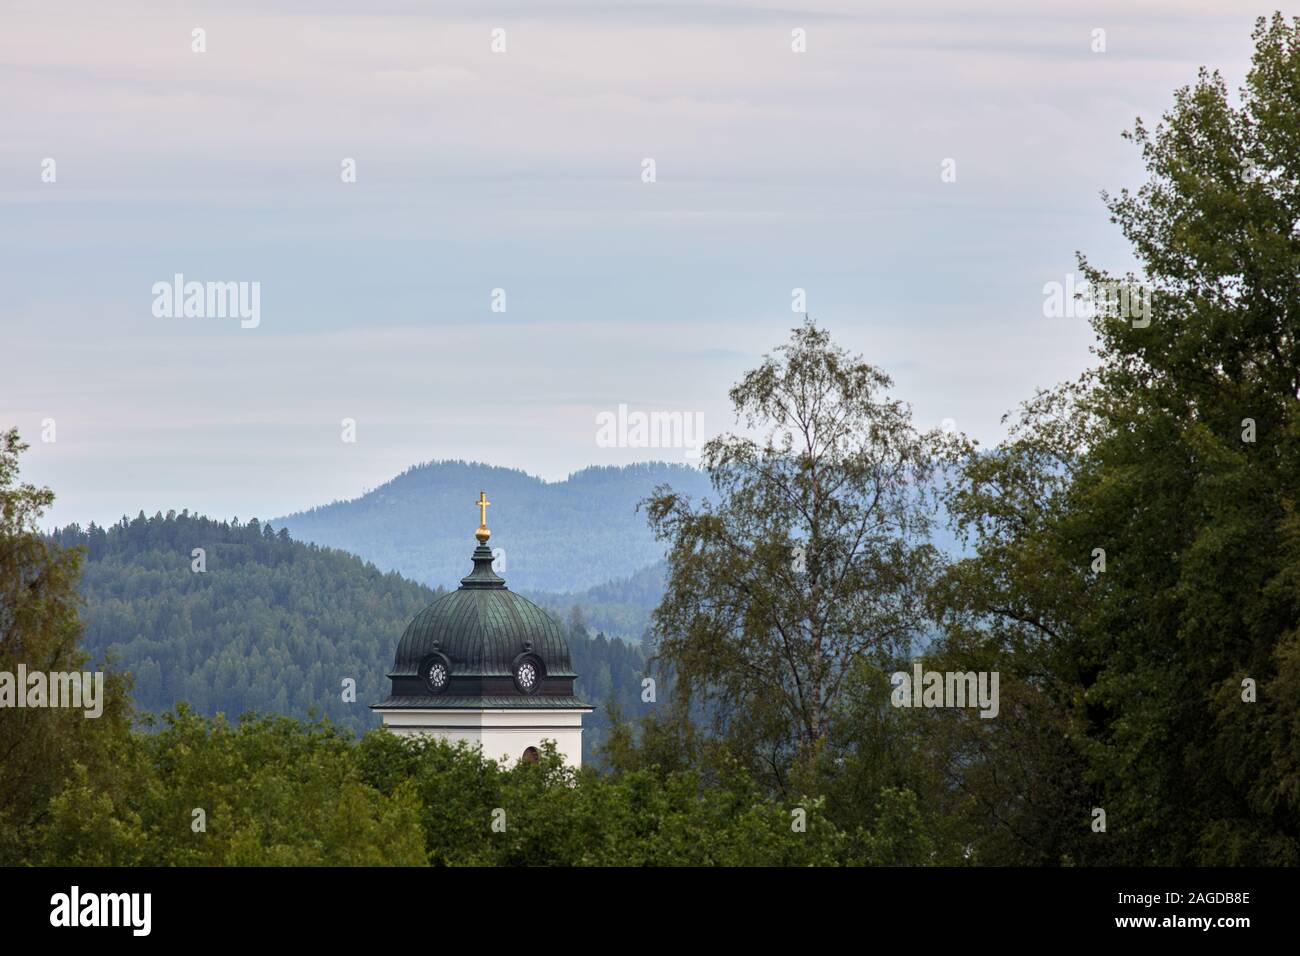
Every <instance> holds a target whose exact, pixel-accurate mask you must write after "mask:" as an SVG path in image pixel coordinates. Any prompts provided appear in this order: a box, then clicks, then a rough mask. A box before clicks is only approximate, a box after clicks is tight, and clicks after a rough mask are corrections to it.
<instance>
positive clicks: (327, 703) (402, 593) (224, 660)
mask: <svg viewBox="0 0 1300 956" xmlns="http://www.w3.org/2000/svg"><path fill="white" fill-rule="evenodd" d="M51 540H52V542H53V543H55V544H56V545H58V546H59V547H60V548H81V549H84V551H85V555H86V560H85V562H84V563H83V565H82V569H81V579H80V581H79V583H78V585H77V587H78V591H79V592H80V594H81V595H82V597H83V598H84V599H85V604H84V607H83V609H82V618H83V620H84V623H85V637H84V646H85V648H86V650H87V651H89V652H90V653H91V654H92V656H93V657H94V658H95V659H96V660H103V659H104V658H105V656H111V658H112V659H113V660H114V662H115V663H116V665H117V666H118V667H119V668H120V669H121V670H122V671H124V672H126V673H129V674H130V675H131V677H132V680H133V684H134V691H133V697H134V703H135V706H136V707H137V708H139V709H141V710H143V711H150V712H163V711H168V710H171V709H173V708H174V707H176V706H177V705H178V704H181V703H186V704H188V705H189V706H190V707H191V708H193V709H194V710H195V711H196V712H198V713H199V714H204V715H212V714H217V713H223V714H227V715H229V716H231V717H232V718H233V717H237V716H238V715H240V714H243V713H245V712H248V711H255V712H258V713H264V714H285V715H290V716H296V717H300V718H307V717H309V716H310V715H313V714H314V715H317V716H320V717H327V718H329V719H330V720H331V721H332V722H334V723H336V724H338V725H340V726H342V727H346V728H348V729H350V730H352V731H355V732H356V733H364V732H365V731H366V730H369V729H371V728H374V727H376V726H378V725H379V723H380V721H379V718H378V717H376V716H375V715H374V714H373V712H372V711H371V710H370V709H369V707H368V706H367V705H369V704H371V703H374V702H376V701H379V700H382V699H383V698H384V697H386V696H387V695H388V692H389V681H388V678H387V677H385V676H384V675H385V673H386V672H387V671H388V669H389V667H391V666H392V661H393V653H394V651H395V650H396V647H397V641H398V639H399V638H400V637H401V635H402V632H403V630H405V628H406V625H407V623H409V621H410V619H411V618H412V617H414V616H415V615H416V613H418V612H419V611H420V610H421V609H422V608H424V607H426V606H427V605H428V604H429V603H430V602H431V601H433V600H434V599H435V598H436V597H437V596H438V595H439V594H440V593H442V591H441V589H437V590H431V589H429V588H427V587H424V586H423V585H420V584H415V583H413V582H411V581H407V580H406V579H404V578H403V577H401V576H400V575H398V574H396V573H395V572H390V573H383V572H381V571H379V570H378V569H376V568H375V567H374V566H373V565H371V564H369V563H366V562H363V561H361V560H360V559H358V558H357V557H355V556H353V555H350V554H345V553H344V552H341V551H336V550H333V549H331V548H321V547H318V546H316V545H314V544H304V543H302V542H298V541H294V540H292V539H291V538H290V537H289V534H288V531H287V529H284V528H281V529H278V530H276V529H274V528H273V527H272V526H271V525H270V524H262V523H260V522H259V521H258V520H257V519H256V518H253V519H250V520H249V521H247V522H245V523H240V522H239V521H238V519H236V520H234V521H229V522H227V521H214V520H212V519H210V518H205V517H202V516H198V515H192V514H190V513H189V512H187V511H182V512H180V513H176V512H171V511H169V512H168V513H167V514H165V515H164V514H161V513H159V514H155V515H154V516H153V517H151V518H146V517H145V516H144V514H143V513H141V514H139V515H137V516H136V517H135V518H134V519H131V520H127V519H126V518H123V519H122V520H121V521H120V522H118V523H117V524H115V525H112V526H110V527H108V528H102V527H98V526H95V525H91V526H90V527H88V528H85V529H83V528H80V527H78V526H76V525H72V526H69V527H66V528H62V529H59V530H57V531H55V532H54V533H53V535H52V537H51ZM464 550H466V558H468V549H464ZM196 552H198V553H197V554H196ZM466 564H467V565H468V560H466ZM465 571H466V573H468V568H466V569H465ZM568 637H569V642H570V648H571V651H572V655H573V660H574V663H575V664H576V665H577V668H578V672H579V673H580V674H581V675H582V677H581V678H580V680H579V683H578V692H579V694H580V695H584V696H585V697H586V698H587V699H588V700H589V702H590V703H592V704H594V705H595V706H596V707H597V712H596V713H594V714H592V715H591V716H590V717H589V718H588V728H589V730H588V733H586V734H584V744H585V747H586V749H587V753H588V756H591V755H592V754H594V748H595V747H596V746H597V745H598V744H599V743H600V742H601V741H602V740H603V738H604V735H605V734H606V732H607V729H608V719H607V717H606V714H605V708H604V706H603V705H604V704H605V703H606V702H608V701H611V700H612V701H616V702H617V703H619V704H620V705H621V706H622V708H623V709H624V711H625V712H627V713H640V712H642V711H643V709H644V708H643V705H642V704H641V701H640V688H641V679H642V672H643V671H644V661H643V656H642V653H641V651H640V650H639V649H637V648H635V647H631V646H628V645H627V644H625V643H623V642H622V641H618V640H614V641H610V640H607V639H605V638H604V636H603V635H600V634H597V636H595V637H590V636H588V633H587V631H586V629H585V628H584V627H582V626H581V624H580V615H578V616H576V617H574V618H573V623H571V624H570V626H569V627H568ZM349 679H350V680H352V681H354V682H355V688H356V695H355V700H352V701H347V700H345V699H344V693H343V691H344V681H345V680H349Z"/></svg>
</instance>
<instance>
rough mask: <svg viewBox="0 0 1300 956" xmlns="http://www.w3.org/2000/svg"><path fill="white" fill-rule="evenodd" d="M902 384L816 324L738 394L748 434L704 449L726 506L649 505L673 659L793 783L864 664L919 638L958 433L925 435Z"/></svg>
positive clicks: (723, 718) (744, 744)
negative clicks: (940, 466)
mask: <svg viewBox="0 0 1300 956" xmlns="http://www.w3.org/2000/svg"><path fill="white" fill-rule="evenodd" d="M891 385H892V382H891V381H890V379H889V377H888V376H887V375H885V374H884V373H883V372H881V371H880V370H879V369H876V368H873V367H872V366H871V365H868V364H867V363H866V362H864V361H862V359H861V358H860V357H853V356H850V355H848V354H847V353H846V352H845V351H844V350H842V349H840V348H838V347H837V346H835V345H833V344H832V342H831V339H830V335H829V334H828V333H827V332H826V331H825V330H824V329H821V328H819V327H818V326H817V325H816V323H814V322H813V321H811V320H807V319H806V320H805V321H804V324H803V325H802V326H801V327H799V328H796V329H795V330H794V332H793V336H792V338H791V340H790V342H789V344H787V345H785V346H783V347H781V348H780V349H778V350H777V353H776V355H773V356H768V357H767V358H765V360H764V361H763V362H762V364H761V365H759V366H758V367H757V368H756V369H754V370H752V371H751V372H749V373H748V374H746V375H745V376H744V378H743V380H742V381H741V382H740V383H739V384H737V385H736V386H735V387H734V388H733V389H732V390H731V393H730V397H731V401H732V404H733V405H734V407H735V409H736V414H737V419H738V422H740V423H742V424H743V426H744V430H745V431H746V432H747V434H732V433H728V434H724V435H722V436H719V437H718V438H715V439H714V440H712V441H710V442H709V443H708V444H707V445H706V446H705V449H704V452H703V462H704V467H705V469H706V470H707V472H708V474H709V478H710V480H711V482H712V485H713V488H714V491H715V493H716V499H717V500H716V504H714V503H709V502H706V503H704V504H701V505H694V504H693V503H692V502H690V501H689V500H687V499H686V498H685V497H683V496H681V495H679V494H677V493H675V492H674V491H672V489H670V488H666V487H665V488H660V489H657V492H656V494H655V495H654V496H652V497H651V498H649V499H648V500H647V502H646V507H647V511H648V514H649V519H650V522H651V524H652V526H653V527H654V529H655V532H656V534H657V535H658V536H659V537H660V539H662V540H666V541H668V542H669V543H670V553H669V575H668V581H667V588H666V594H665V596H664V600H663V603H662V604H661V605H660V606H659V608H658V610H657V611H656V613H655V616H654V622H655V629H656V632H657V638H656V651H657V654H658V657H659V658H660V660H662V661H663V662H664V663H665V664H667V665H668V667H669V668H670V669H671V671H672V672H673V674H674V675H675V678H676V680H677V682H678V683H677V687H678V688H679V697H678V699H679V700H681V701H695V702H697V703H698V704H699V705H701V706H703V707H704V708H705V709H706V710H707V711H708V712H709V713H710V714H712V715H713V717H714V718H715V721H716V728H717V729H718V730H719V731H720V733H721V735H722V736H723V737H725V738H726V739H728V740H729V741H730V742H731V743H732V744H733V745H734V746H735V747H736V748H738V750H739V752H741V753H742V754H744V755H745V756H746V757H747V758H748V759H749V760H750V761H751V762H753V763H754V764H755V765H756V767H755V769H762V770H763V771H764V772H765V773H767V774H769V775H770V776H771V778H773V779H774V780H775V781H776V782H777V783H778V784H783V782H784V781H785V780H786V777H787V774H788V771H789V769H790V767H791V765H792V764H793V763H794V761H795V760H796V758H798V757H803V758H807V759H811V758H813V757H815V756H816V754H817V752H818V751H819V750H820V749H821V747H822V746H823V745H824V743H825V741H826V739H827V735H828V732H829V729H830V727H831V723H832V712H833V709H834V704H835V702H836V700H837V699H838V697H839V696H840V694H841V693H842V692H843V690H844V686H845V681H846V679H848V678H849V675H850V674H851V672H852V671H853V669H854V663H855V661H857V660H858V659H860V658H864V657H865V658H869V659H873V660H893V659H896V658H897V657H898V656H900V655H904V654H906V653H907V652H908V650H909V648H910V646H911V643H912V641H913V639H914V638H916V637H917V635H918V633H919V626H920V622H921V620H922V613H921V601H922V596H923V594H924V590H925V586H926V584H927V583H928V578H929V576H930V574H931V572H932V568H933V566H934V563H935V560H936V556H937V555H936V552H935V550H934V548H933V547H932V546H931V545H930V544H929V541H928V533H929V528H930V505H931V504H932V495H931V482H932V478H933V474H934V469H935V466H936V461H937V458H938V456H939V455H940V454H941V453H943V452H944V451H945V450H949V451H950V450H951V449H952V448H953V447H954V445H955V441H954V440H952V439H949V438H947V437H946V436H944V435H943V434H941V433H939V432H933V433H929V434H920V433H918V431H917V430H916V429H915V428H914V427H913V425H912V421H911V413H910V409H909V408H908V407H907V406H905V405H903V404H902V403H900V402H899V401H897V400H895V399H893V398H891V397H889V395H888V394H887V389H889V388H890V387H891Z"/></svg>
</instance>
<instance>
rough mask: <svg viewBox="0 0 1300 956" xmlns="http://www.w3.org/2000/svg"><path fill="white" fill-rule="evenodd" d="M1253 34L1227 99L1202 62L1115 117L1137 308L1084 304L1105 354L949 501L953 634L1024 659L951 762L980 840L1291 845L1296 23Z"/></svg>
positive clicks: (1126, 855) (1023, 853)
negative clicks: (1004, 714)
mask: <svg viewBox="0 0 1300 956" xmlns="http://www.w3.org/2000/svg"><path fill="white" fill-rule="evenodd" d="M1255 41H1256V52H1255V57H1254V62H1253V67H1252V70H1251V72H1250V74H1249V76H1248V78H1247V82H1246V87H1245V89H1244V90H1243V91H1242V93H1241V97H1240V105H1237V106H1234V105H1233V104H1232V103H1231V102H1230V100H1229V96H1228V93H1227V90H1226V88H1225V85H1224V83H1223V81H1222V78H1221V77H1219V76H1218V74H1211V73H1208V72H1206V71H1202V73H1201V75H1200V77H1199V79H1198V81H1197V83H1196V84H1195V85H1194V86H1192V87H1189V88H1186V89H1183V90H1180V91H1179V92H1178V93H1177V95H1176V97H1175V104H1174V108H1173V110H1172V111H1171V112H1170V113H1168V114H1167V115H1166V116H1165V117H1164V120H1163V122H1162V123H1161V124H1160V125H1159V126H1158V127H1157V128H1156V129H1155V130H1154V131H1150V130H1148V129H1147V128H1146V127H1145V126H1144V125H1143V124H1142V123H1141V121H1139V122H1138V124H1137V126H1136V129H1135V131H1134V132H1133V134H1132V138H1133V139H1134V140H1135V141H1136V142H1137V143H1138V145H1139V146H1140V147H1141V149H1142V153H1143V158H1144V160H1145V162H1146V165H1147V168H1148V171H1149V173H1150V178H1149V180H1148V182H1147V183H1146V184H1144V185H1143V186H1142V187H1141V189H1139V190H1138V191H1137V192H1136V193H1129V192H1128V191H1125V192H1123V193H1121V195H1120V196H1119V197H1118V198H1114V199H1112V200H1110V203H1109V205H1110V210H1111V213H1112V216H1113V218H1114V220H1115V221H1116V222H1117V223H1118V224H1119V225H1120V227H1121V228H1122V229H1123V231H1124V233H1125V235H1126V236H1127V237H1128V238H1129V239H1130V241H1131V242H1132V244H1133V246H1134V249H1135V251H1136V252H1137V255H1138V257H1139V259H1140V260H1141V262H1142V265H1143V267H1144V272H1145V276H1144V277H1145V279H1146V280H1147V281H1149V282H1150V283H1151V285H1152V287H1153V288H1154V294H1153V297H1152V301H1153V315H1152V320H1151V322H1150V324H1149V325H1145V324H1144V323H1142V322H1133V321H1131V318H1130V317H1129V316H1125V315H1120V314H1116V313H1115V311H1113V310H1107V311H1104V312H1103V313H1102V314H1100V315H1099V316H1098V318H1097V319H1096V320H1095V322H1094V327H1095V329H1096V331H1097V334H1098V337H1099V340H1100V346H1099V348H1098V355H1099V358H1100V364H1099V366H1098V368H1097V369H1096V370H1095V371H1094V372H1093V373H1090V374H1089V375H1087V376H1085V377H1084V378H1083V379H1082V380H1081V381H1080V382H1079V383H1077V384H1076V385H1074V386H1071V387H1068V388H1061V389H1057V390H1055V391H1053V392H1049V393H1044V394H1043V395H1040V396H1039V397H1038V398H1037V399H1035V400H1034V401H1032V402H1030V403H1029V404H1028V405H1027V406H1026V408H1025V410H1024V414H1023V416H1022V419H1021V423H1020V426H1019V427H1018V429H1017V431H1016V433H1015V434H1014V435H1013V437H1012V439H1011V440H1009V441H1008V442H1006V443H1005V444H1004V445H1002V446H1001V447H1000V448H998V449H996V450H995V451H994V452H993V453H991V454H988V455H984V456H979V457H975V458H972V459H971V460H970V462H969V463H968V464H967V466H966V468H965V470H964V473H963V475H962V478H961V480H960V481H959V482H958V484H957V487H956V488H955V489H954V491H953V494H952V496H951V498H950V501H949V506H950V510H951V512H952V513H953V514H954V516H955V517H956V518H957V520H958V522H959V523H960V524H961V525H962V526H963V527H964V529H965V530H967V531H968V532H969V533H970V534H971V535H972V536H973V539H974V541H975V545H976V550H977V555H976V557H974V558H971V559H969V560H966V561H963V562H961V563H959V564H958V565H957V566H956V567H955V568H954V569H953V570H952V571H951V573H950V574H949V575H948V576H947V577H946V579H945V580H944V581H943V582H942V584H941V586H940V587H939V588H938V589H937V590H936V593H935V606H936V607H937V608H938V609H939V612H940V613H941V614H942V615H943V616H944V618H945V624H946V632H947V637H946V639H945V642H944V643H945V651H946V652H948V653H952V654H954V655H957V656H962V655H970V654H974V655H976V656H979V657H982V658H983V659H984V660H987V661H988V662H989V666H992V667H997V668H1000V669H1001V670H1002V672H1003V673H1004V675H1006V674H1011V675H1014V676H1015V678H1017V680H1018V683H1016V682H1013V684H1012V688H1013V691H1014V692H1015V693H1016V694H1017V696H1016V707H1017V708H1023V709H1024V710H1025V712H1026V714H1031V715H1033V719H1032V720H1028V721H1022V722H1019V723H1016V722H1011V723H1008V724H1007V725H1006V726H1005V727H1002V728H1000V733H999V736H1003V737H1005V739H1004V740H1002V741H1001V742H1000V743H998V744H997V745H996V746H991V747H987V748H983V749H981V750H980V751H978V752H977V753H975V754H974V755H973V759H972V761H970V762H968V764H967V769H966V770H965V771H964V773H963V774H962V779H963V785H964V786H966V787H968V788H970V789H971V790H972V792H974V793H975V794H976V795H977V799H978V802H979V803H980V804H981V805H987V806H990V807H993V806H997V807H999V808H1000V809H999V810H998V816H997V817H996V818H985V819H986V822H987V823H988V824H989V825H988V827H987V828H986V829H985V830H983V834H984V836H983V838H982V848H981V855H983V856H992V857H996V858H998V859H1003V860H1008V861H1010V862H1042V861H1045V860H1051V859H1069V860H1072V861H1076V862H1105V863H1120V864H1187V863H1197V864H1244V863H1253V864H1291V865H1293V864H1295V863H1297V862H1300V800H1298V799H1297V797H1298V796H1300V793H1298V788H1297V785H1296V781H1297V779H1300V760H1297V754H1298V753H1300V745H1298V744H1297V741H1298V740H1300V727H1298V726H1297V721H1296V714H1297V705H1296V700H1297V697H1296V693H1295V691H1296V689H1297V683H1296V669H1295V659H1296V650H1295V647H1296V632H1297V627H1298V625H1300V589H1297V587H1296V585H1297V583H1298V579H1297V567H1298V566H1300V565H1298V564H1297V557H1300V553H1298V552H1297V551H1296V548H1295V542H1296V537H1295V528H1296V526H1295V522H1294V518H1293V514H1294V511H1295V505H1296V500H1297V490H1298V489H1297V483H1296V476H1297V475H1298V474H1300V468H1298V467H1297V466H1300V415H1298V414H1297V397H1298V396H1300V335H1298V333H1300V243H1297V239H1296V234H1295V222H1296V218H1297V212H1298V211H1300V166H1298V165H1297V156H1300V20H1295V21H1290V22H1288V21H1286V20H1284V19H1283V18H1282V17H1281V16H1275V17H1274V18H1273V19H1272V20H1271V21H1264V20H1261V21H1260V22H1259V25H1258V27H1257V29H1256V32H1255ZM1082 265H1083V268H1084V270H1085V272H1086V273H1087V275H1088V277H1089V279H1090V280H1092V281H1093V282H1101V281H1106V280H1108V279H1109V278H1110V277H1108V276H1107V275H1105V274H1104V273H1102V272H1101V271H1100V270H1097V269H1094V268H1092V267H1091V266H1089V265H1088V264H1087V263H1086V262H1083V264H1082ZM1248 420H1249V421H1248ZM1251 423H1253V433H1252V431H1251V430H1250V428H1249V427H1248V426H1249V425H1250V424H1251ZM1252 439H1253V440H1252ZM1095 549H1104V551H1105V568H1104V570H1102V569H1101V568H1100V565H1098V564H1097V561H1096V554H1097V552H1096V551H1095ZM1247 678H1249V679H1251V680H1254V681H1255V682H1256V685H1257V687H1258V699H1257V700H1256V701H1255V702H1249V701H1248V700H1246V699H1244V686H1243V681H1245V680H1246V679H1247ZM1007 687H1008V685H1007V682H1006V681H1005V679H1004V683H1003V688H1004V691H1003V692H1004V694H1005V693H1006V692H1007ZM1005 709H1006V705H1005V704H1004V710H1005ZM1015 712H1016V711H1015V710H1014V709H1013V711H1012V713H1013V714H1014V713H1015ZM998 723H1002V722H1001V721H999V722H998ZM1044 730H1050V732H1051V736H1050V737H1049V736H1045V734H1044ZM1017 768H1023V769H1022V770H1021V771H1020V772H1018V771H1017ZM1008 781H1014V782H1015V785H1014V787H1013V789H1015V790H1017V791H1018V794H1017V795H1016V796H1015V797H1014V798H1012V799H1010V800H1008V799H1007V798H1008V796H1010V795H1009V794H1006V793H1004V792H1003V786H1004V785H1005V784H1006V783H1007V782H1008ZM1080 781H1081V782H1082V784H1083V786H1082V787H1081V786H1080V785H1079V782H1080ZM1091 807H1100V808H1103V809H1104V810H1105V811H1106V815H1107V831H1106V833H1105V834H1095V833H1092V832H1091V831H1090V829H1089V828H1088V827H1087V826H1086V823H1087V821H1088V818H1089V813H1090V808H1091ZM1063 822H1064V825H1063Z"/></svg>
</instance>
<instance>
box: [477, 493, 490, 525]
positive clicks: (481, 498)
mask: <svg viewBox="0 0 1300 956" xmlns="http://www.w3.org/2000/svg"><path fill="white" fill-rule="evenodd" d="M474 504H476V505H478V526H479V527H480V528H486V527H487V509H488V505H490V504H492V502H490V501H488V500H487V492H486V491H480V492H479V493H478V501H476V502H474Z"/></svg>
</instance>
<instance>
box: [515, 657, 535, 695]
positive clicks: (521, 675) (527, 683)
mask: <svg viewBox="0 0 1300 956" xmlns="http://www.w3.org/2000/svg"><path fill="white" fill-rule="evenodd" d="M515 679H516V680H518V681H519V686H520V687H522V688H523V689H524V690H532V689H533V686H534V685H535V684H536V683H537V668H536V667H534V666H533V662H532V661H524V662H523V663H522V664H520V665H519V669H518V670H517V671H515Z"/></svg>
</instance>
